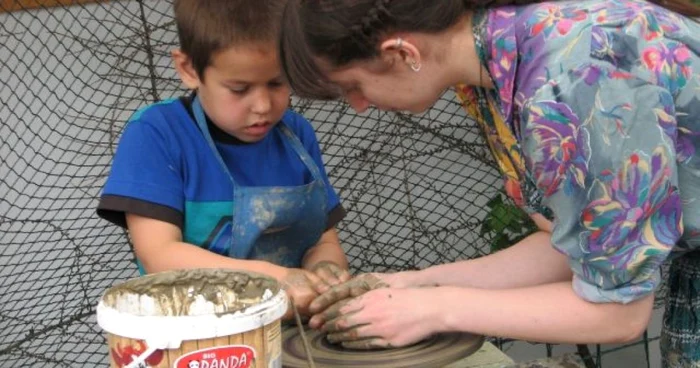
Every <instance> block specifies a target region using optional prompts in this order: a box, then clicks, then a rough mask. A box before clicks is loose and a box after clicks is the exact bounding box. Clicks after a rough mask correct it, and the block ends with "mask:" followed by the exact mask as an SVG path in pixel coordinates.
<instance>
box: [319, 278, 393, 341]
mask: <svg viewBox="0 0 700 368" xmlns="http://www.w3.org/2000/svg"><path fill="white" fill-rule="evenodd" d="M386 287H389V284H387V283H386V282H384V281H383V280H382V279H381V278H379V277H378V276H377V275H376V274H372V273H365V274H361V275H359V276H356V277H354V278H352V279H350V280H349V281H347V282H345V283H342V284H339V285H335V286H332V287H331V288H330V289H328V290H327V291H326V292H324V293H323V294H321V295H319V296H318V297H317V298H315V299H314V300H313V301H312V302H311V304H310V305H309V312H310V313H312V314H314V316H313V317H312V318H311V320H310V321H309V325H310V326H311V327H312V328H318V327H320V326H321V325H323V324H324V323H325V318H324V316H323V315H322V314H320V313H321V312H323V311H325V310H326V309H327V308H329V307H331V306H334V305H335V307H336V308H337V307H338V305H336V304H337V303H338V302H341V301H343V300H345V299H350V298H355V297H358V296H360V295H362V294H364V293H366V292H368V291H370V290H374V289H379V288H386Z"/></svg>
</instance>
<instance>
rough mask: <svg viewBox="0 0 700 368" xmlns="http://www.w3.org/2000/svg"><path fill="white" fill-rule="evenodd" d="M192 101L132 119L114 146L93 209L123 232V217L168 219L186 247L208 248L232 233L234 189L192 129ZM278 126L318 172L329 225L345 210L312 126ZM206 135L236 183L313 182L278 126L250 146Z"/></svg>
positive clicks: (302, 122)
mask: <svg viewBox="0 0 700 368" xmlns="http://www.w3.org/2000/svg"><path fill="white" fill-rule="evenodd" d="M190 101H191V99H189V98H182V99H173V100H167V101H163V102H160V103H157V104H154V105H151V106H148V107H146V108H144V109H142V110H139V111H138V112H137V113H136V114H134V116H133V117H132V118H131V119H130V121H129V122H128V124H127V125H126V127H125V129H124V133H123V135H122V137H121V139H120V141H119V146H118V147H117V151H116V153H115V155H114V160H113V162H112V169H111V172H110V174H109V177H108V179H107V182H106V184H105V187H104V190H103V193H102V197H101V199H100V204H99V206H98V210H97V212H98V214H99V216H100V217H102V218H105V219H107V220H108V221H111V222H113V223H115V224H118V225H120V226H124V227H125V226H126V224H125V222H126V221H125V216H124V214H125V213H133V214H137V215H140V216H145V217H150V218H155V219H158V220H161V221H165V222H169V223H172V224H174V225H176V226H178V227H180V229H181V230H182V232H183V240H184V241H185V242H187V243H190V244H195V245H199V246H204V247H206V246H207V245H208V243H210V242H212V241H215V240H216V238H219V237H222V236H231V235H232V234H230V230H231V227H230V226H227V225H230V219H231V214H232V208H233V207H232V206H233V202H232V200H233V185H232V184H231V181H230V180H229V177H228V174H227V173H226V172H225V171H224V170H223V168H222V167H221V164H220V163H219V161H218V160H217V158H216V156H215V154H214V152H212V150H211V148H210V147H209V145H208V144H207V141H206V139H205V138H204V136H203V135H202V133H201V132H200V130H199V128H198V127H197V124H196V123H195V121H194V119H193V117H192V113H191V109H190V107H189V103H190ZM282 122H283V123H284V124H286V125H287V127H289V129H290V130H291V131H292V132H294V133H295V134H296V135H297V137H298V138H299V140H300V141H301V142H302V144H303V146H304V148H306V150H307V151H308V152H309V154H310V155H311V157H312V158H313V160H314V161H315V163H316V165H317V166H318V167H319V170H320V171H321V174H322V176H323V180H324V182H325V184H326V193H327V195H328V205H327V208H328V209H329V210H328V218H327V228H331V227H333V226H335V224H336V223H337V222H338V221H340V220H341V219H342V218H343V216H344V215H345V212H344V210H343V208H342V206H340V202H339V199H338V196H337V194H336V193H335V191H334V189H333V187H332V186H331V185H330V182H329V181H328V177H327V175H326V171H325V169H324V165H323V160H322V158H321V151H320V148H319V145H318V141H317V140H316V135H315V133H314V131H313V128H312V127H311V124H310V123H309V122H308V121H307V120H306V119H304V117H302V116H301V115H299V114H297V113H294V112H292V111H287V112H286V113H285V114H284V116H283V117H282ZM209 130H210V133H211V135H212V137H213V139H214V141H215V143H216V146H217V148H218V149H219V152H220V154H221V156H222V158H223V159H224V161H225V163H226V165H227V166H228V169H229V171H230V172H231V175H232V176H233V178H234V179H235V180H236V182H237V183H238V184H239V185H242V186H298V185H303V184H308V183H310V182H311V181H312V180H313V176H312V175H311V173H310V172H309V171H308V169H307V168H306V166H304V163H303V162H302V161H301V158H300V157H299V155H298V154H297V153H296V152H295V151H294V149H293V148H292V147H291V145H289V144H288V143H286V142H285V139H284V138H283V137H282V133H281V132H280V131H279V130H278V129H272V130H271V131H270V133H269V134H268V135H267V136H266V137H265V138H264V139H263V140H261V141H259V142H255V143H244V142H241V141H238V140H237V139H236V138H234V137H232V136H230V135H228V134H226V133H225V132H223V131H221V130H220V129H218V128H217V127H216V126H215V125H213V124H211V122H209ZM227 223H228V224H227ZM226 231H228V232H229V233H228V234H222V232H226Z"/></svg>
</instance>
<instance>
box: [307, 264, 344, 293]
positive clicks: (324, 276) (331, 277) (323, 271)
mask: <svg viewBox="0 0 700 368" xmlns="http://www.w3.org/2000/svg"><path fill="white" fill-rule="evenodd" d="M311 272H313V273H314V274H315V275H316V276H318V277H319V278H320V279H321V280H322V281H323V282H321V283H318V284H316V291H317V292H318V293H319V294H322V293H325V292H326V291H328V289H330V288H331V287H332V286H335V285H340V284H342V283H344V282H346V281H348V280H350V273H349V272H348V270H346V269H343V268H340V266H338V265H337V264H335V263H334V262H331V261H321V262H318V263H316V264H315V265H313V266H312V267H311Z"/></svg>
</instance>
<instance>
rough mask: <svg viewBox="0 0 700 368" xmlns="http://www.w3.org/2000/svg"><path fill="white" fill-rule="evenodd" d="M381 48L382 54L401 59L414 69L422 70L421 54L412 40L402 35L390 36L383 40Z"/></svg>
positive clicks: (416, 70)
mask: <svg viewBox="0 0 700 368" xmlns="http://www.w3.org/2000/svg"><path fill="white" fill-rule="evenodd" d="M380 50H381V53H382V55H384V56H386V57H388V58H396V59H399V61H400V62H402V63H404V64H406V65H407V66H409V67H410V68H411V69H412V70H413V71H415V72H418V71H420V68H421V54H420V51H418V48H417V47H416V45H415V44H413V43H412V42H411V41H407V40H405V39H403V38H401V37H394V38H389V39H387V40H386V41H384V42H382V44H381V46H380Z"/></svg>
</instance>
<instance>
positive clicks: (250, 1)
mask: <svg viewBox="0 0 700 368" xmlns="http://www.w3.org/2000/svg"><path fill="white" fill-rule="evenodd" d="M283 6H284V0H175V1H174V9H175V22H176V24H177V33H178V38H179V39H180V49H181V50H182V52H183V53H185V54H186V55H187V56H188V57H189V58H190V59H191V60H192V65H193V67H194V69H195V71H196V72H197V75H198V76H199V78H203V77H204V69H206V68H207V67H208V66H209V65H210V63H211V58H212V55H214V54H215V53H216V52H218V51H222V50H224V49H226V48H228V47H231V46H233V45H237V44H260V43H270V44H272V45H275V42H276V40H277V37H278V34H279V19H280V18H279V17H280V13H281V11H282V7H283Z"/></svg>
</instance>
